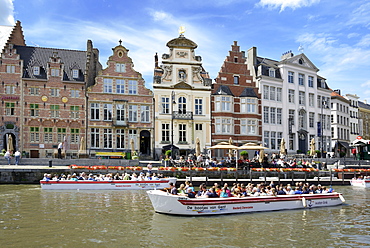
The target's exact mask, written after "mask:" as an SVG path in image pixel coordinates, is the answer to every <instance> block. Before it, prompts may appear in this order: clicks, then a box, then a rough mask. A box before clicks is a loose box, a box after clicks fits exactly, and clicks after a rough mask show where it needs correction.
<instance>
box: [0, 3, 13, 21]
mask: <svg viewBox="0 0 370 248" xmlns="http://www.w3.org/2000/svg"><path fill="white" fill-rule="evenodd" d="M13 15H14V5H13V0H0V25H10V26H12V25H14V24H15V21H14V16H13Z"/></svg>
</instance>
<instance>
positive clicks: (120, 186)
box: [116, 184, 131, 188]
mask: <svg viewBox="0 0 370 248" xmlns="http://www.w3.org/2000/svg"><path fill="white" fill-rule="evenodd" d="M116 187H119V188H122V187H128V188H129V187H131V185H117V184H116Z"/></svg>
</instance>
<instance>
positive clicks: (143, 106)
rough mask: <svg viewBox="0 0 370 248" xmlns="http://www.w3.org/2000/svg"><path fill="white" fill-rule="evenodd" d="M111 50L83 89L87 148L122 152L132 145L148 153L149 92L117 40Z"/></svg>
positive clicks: (150, 125) (150, 129)
mask: <svg viewBox="0 0 370 248" xmlns="http://www.w3.org/2000/svg"><path fill="white" fill-rule="evenodd" d="M112 50H113V54H112V55H111V56H110V57H109V59H108V62H107V65H108V66H107V67H106V68H105V69H103V70H102V71H100V72H99V75H98V76H97V77H96V79H95V83H94V85H91V86H89V87H88V89H87V97H88V105H87V106H88V107H89V118H88V119H89V121H88V133H89V137H88V142H87V143H88V149H90V150H91V151H122V152H130V151H131V150H132V149H133V150H135V151H137V152H139V153H140V154H141V155H147V156H150V157H152V156H153V154H152V151H153V150H152V149H153V144H154V140H153V121H152V120H153V109H154V107H153V93H152V91H151V90H149V89H147V88H146V87H145V82H144V80H143V78H142V76H141V74H140V73H139V72H137V71H135V70H134V68H133V67H134V64H133V62H132V59H131V58H130V57H129V56H128V51H129V50H128V49H126V48H125V47H124V46H122V45H121V41H120V44H119V45H118V46H116V47H115V48H113V49H112ZM132 143H133V144H132ZM132 145H133V146H134V147H132Z"/></svg>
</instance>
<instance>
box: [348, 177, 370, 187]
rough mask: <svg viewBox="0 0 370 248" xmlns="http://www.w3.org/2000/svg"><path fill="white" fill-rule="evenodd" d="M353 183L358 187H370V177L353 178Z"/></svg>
mask: <svg viewBox="0 0 370 248" xmlns="http://www.w3.org/2000/svg"><path fill="white" fill-rule="evenodd" d="M351 185H352V186H357V187H363V188H370V178H366V179H352V180H351Z"/></svg>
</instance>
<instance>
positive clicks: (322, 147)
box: [320, 98, 327, 158]
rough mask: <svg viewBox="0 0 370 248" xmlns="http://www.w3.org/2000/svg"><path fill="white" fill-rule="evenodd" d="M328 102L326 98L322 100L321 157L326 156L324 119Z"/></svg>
mask: <svg viewBox="0 0 370 248" xmlns="http://www.w3.org/2000/svg"><path fill="white" fill-rule="evenodd" d="M326 104H327V102H326V101H325V100H324V98H323V99H322V101H321V120H320V121H321V158H323V156H324V128H325V127H324V125H323V123H324V122H323V120H324V113H323V110H324V106H326Z"/></svg>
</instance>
